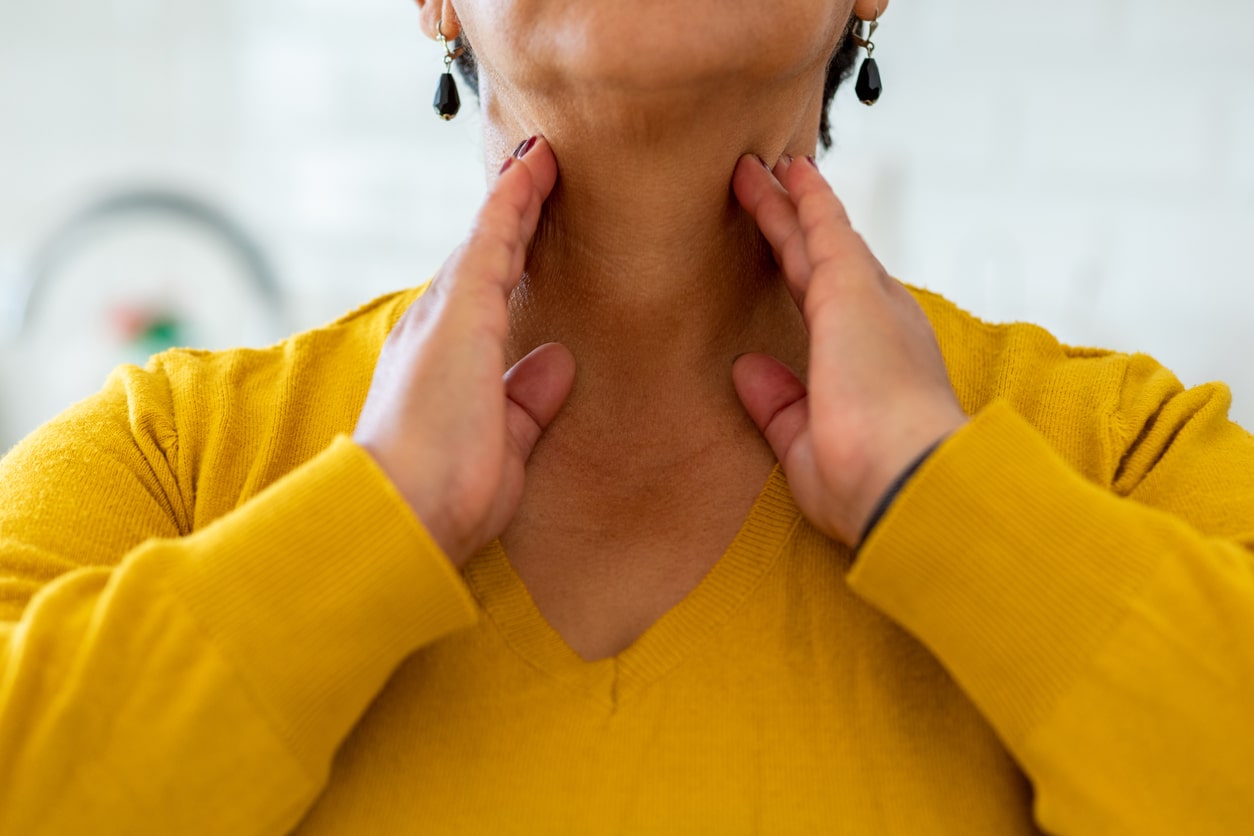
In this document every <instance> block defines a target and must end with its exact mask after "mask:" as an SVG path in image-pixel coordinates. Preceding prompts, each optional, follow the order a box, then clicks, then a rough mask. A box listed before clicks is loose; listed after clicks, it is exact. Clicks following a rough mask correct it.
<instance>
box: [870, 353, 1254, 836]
mask: <svg viewBox="0 0 1254 836" xmlns="http://www.w3.org/2000/svg"><path fill="white" fill-rule="evenodd" d="M1229 404H1230V394H1229V392H1228V389H1227V387H1226V386H1224V385H1223V384H1208V385H1206V386H1201V387H1197V388H1196V389H1191V390H1188V391H1187V392H1186V391H1183V389H1182V387H1180V386H1179V383H1178V381H1176V379H1175V377H1174V376H1172V375H1171V374H1170V373H1169V372H1166V371H1165V370H1164V369H1162V368H1161V367H1159V366H1157V364H1155V363H1153V362H1152V361H1151V360H1149V358H1145V357H1144V356H1143V355H1136V356H1134V357H1133V358H1131V360H1130V368H1129V371H1128V375H1127V380H1126V381H1125V384H1124V391H1123V393H1122V394H1121V395H1120V397H1119V403H1118V405H1117V407H1115V408H1114V409H1113V414H1112V415H1110V416H1104V417H1106V418H1107V421H1106V424H1105V426H1106V428H1107V432H1106V437H1107V438H1108V439H1109V443H1108V445H1107V446H1108V450H1107V452H1108V453H1109V454H1110V464H1111V466H1110V468H1109V471H1110V473H1111V478H1110V482H1109V484H1105V485H1102V484H1095V483H1094V482H1091V481H1089V480H1087V479H1085V478H1084V477H1082V476H1081V475H1080V474H1079V473H1077V472H1076V471H1075V470H1074V469H1073V468H1072V467H1071V466H1070V465H1069V464H1068V463H1067V462H1066V461H1065V460H1064V459H1062V458H1061V457H1060V456H1059V455H1058V454H1057V452H1056V451H1055V450H1054V449H1053V448H1052V447H1051V446H1050V444H1049V443H1048V442H1047V441H1046V439H1045V438H1044V437H1043V436H1042V435H1041V434H1040V433H1039V432H1038V431H1037V430H1036V429H1035V428H1034V427H1033V426H1032V425H1031V424H1029V423H1028V422H1027V421H1026V420H1025V419H1024V418H1022V417H1021V416H1020V415H1019V414H1018V413H1017V412H1016V411H1015V409H1014V408H1013V407H1012V406H1011V405H1010V404H1009V402H1007V401H1006V400H1003V399H998V400H995V401H993V402H992V403H991V404H990V405H988V406H986V407H985V408H984V409H983V410H981V411H980V412H979V413H978V414H977V415H976V416H974V418H973V419H972V421H971V422H970V423H969V424H967V425H966V426H965V427H963V428H962V429H961V430H959V431H958V432H957V433H955V434H954V435H953V436H952V437H950V438H949V439H948V440H947V441H946V442H945V443H944V444H942V445H941V446H940V447H939V448H938V449H937V450H936V452H935V453H934V454H933V455H932V456H931V457H930V458H929V459H928V460H927V461H926V462H925V463H924V465H923V466H922V467H921V468H920V470H919V472H918V473H917V474H916V475H915V476H914V478H913V479H912V480H911V481H910V482H909V483H908V484H907V485H906V486H905V487H904V488H903V489H902V492H901V494H900V496H899V497H898V498H897V501H896V502H895V503H894V504H893V506H892V507H891V508H890V509H889V510H888V512H887V513H886V515H885V517H884V519H883V520H882V521H881V522H880V524H879V526H878V527H877V528H876V529H875V531H874V532H872V534H871V537H870V539H869V540H868V542H867V543H866V544H865V546H864V548H863V550H862V551H861V553H860V556H859V559H858V561H857V563H856V564H855V566H854V567H853V569H852V570H851V572H850V574H849V577H848V581H849V583H850V585H851V587H852V588H853V589H854V591H855V592H857V593H858V594H859V595H861V596H862V597H863V598H865V599H866V600H868V601H869V602H870V603H872V604H873V605H874V606H876V607H877V608H879V609H880V610H881V611H882V612H884V613H885V614H887V615H888V616H889V617H891V618H892V619H894V620H895V621H896V622H897V623H899V624H900V625H901V626H902V627H904V628H905V629H906V630H908V631H909V632H911V633H912V634H913V635H914V636H915V637H916V638H917V639H919V640H920V641H921V642H923V643H924V644H925V645H926V646H928V647H929V649H930V650H931V651H932V652H933V653H934V654H935V655H936V656H937V658H938V659H940V661H941V662H942V663H943V664H944V665H945V666H946V668H947V669H948V670H949V672H950V673H951V675H952V676H953V677H954V678H955V680H956V681H957V682H958V683H959V684H960V685H961V686H962V688H963V689H964V691H965V692H966V693H967V695H968V696H969V697H970V698H971V699H972V701H973V702H974V703H975V704H976V706H977V707H978V708H979V709H980V711H981V712H982V713H983V714H984V716H985V717H986V719H987V720H988V721H989V722H990V724H991V725H992V726H993V727H994V729H995V730H996V731H997V733H998V735H999V736H1000V737H1001V739H1002V741H1003V742H1004V743H1005V745H1006V746H1007V748H1008V749H1009V750H1010V751H1011V753H1012V754H1013V755H1014V757H1015V758H1016V760H1017V761H1018V762H1019V764H1020V766H1021V767H1022V768H1023V769H1024V771H1025V772H1026V773H1027V775H1028V776H1029V778H1030V779H1031V781H1032V783H1033V785H1034V788H1035V791H1036V800H1035V815H1036V818H1037V820H1038V823H1039V824H1040V826H1041V827H1043V828H1044V829H1046V830H1047V831H1049V832H1051V833H1055V834H1060V835H1061V836H1081V835H1082V834H1179V833H1190V834H1231V833H1237V832H1243V828H1246V827H1248V825H1249V822H1250V821H1252V820H1254V769H1252V768H1251V766H1250V758H1251V755H1252V754H1254V555H1251V549H1252V548H1254V436H1251V435H1250V434H1249V433H1247V432H1246V431H1245V430H1243V429H1242V428H1241V427H1239V426H1238V425H1237V424H1235V423H1233V422H1231V421H1229V420H1228V418H1227V410H1228V406H1229Z"/></svg>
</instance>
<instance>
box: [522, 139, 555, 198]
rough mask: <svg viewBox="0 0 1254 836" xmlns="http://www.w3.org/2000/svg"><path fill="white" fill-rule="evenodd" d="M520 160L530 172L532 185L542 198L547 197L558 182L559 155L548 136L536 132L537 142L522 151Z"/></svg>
mask: <svg viewBox="0 0 1254 836" xmlns="http://www.w3.org/2000/svg"><path fill="white" fill-rule="evenodd" d="M519 161H520V162H522V164H523V167H525V168H526V169H527V171H528V172H530V174H531V180H532V185H533V186H534V187H535V189H536V191H537V192H539V194H540V199H541V200H544V199H545V198H547V197H548V196H549V193H550V192H552V191H553V186H554V185H556V183H557V156H556V155H555V154H554V153H553V146H552V145H550V144H549V140H548V137H546V136H545V135H544V134H536V136H535V142H532V143H530V147H527V148H525V149H524V150H523V151H522V153H521V154H520V156H519Z"/></svg>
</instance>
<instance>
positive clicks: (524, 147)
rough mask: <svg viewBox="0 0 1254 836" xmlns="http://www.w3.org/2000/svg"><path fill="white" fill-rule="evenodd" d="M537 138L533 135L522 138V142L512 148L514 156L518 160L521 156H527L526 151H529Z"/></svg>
mask: <svg viewBox="0 0 1254 836" xmlns="http://www.w3.org/2000/svg"><path fill="white" fill-rule="evenodd" d="M537 139H539V137H535V136H533V137H530V138H529V139H525V140H523V142H522V143H521V144H520V145H519V146H518V147H517V148H515V149H514V156H515V157H517V158H518V159H520V160H521V159H522V158H523V157H525V156H527V152H528V151H530V150H531V149H532V147H533V146H535V144H536V140H537Z"/></svg>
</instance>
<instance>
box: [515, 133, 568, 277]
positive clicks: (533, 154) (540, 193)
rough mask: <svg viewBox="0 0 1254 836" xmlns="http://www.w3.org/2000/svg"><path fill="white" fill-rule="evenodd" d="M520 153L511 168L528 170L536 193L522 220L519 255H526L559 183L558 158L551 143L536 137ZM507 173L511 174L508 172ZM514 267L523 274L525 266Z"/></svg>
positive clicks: (522, 147)
mask: <svg viewBox="0 0 1254 836" xmlns="http://www.w3.org/2000/svg"><path fill="white" fill-rule="evenodd" d="M520 151H521V152H522V153H521V154H520V155H519V157H518V161H517V162H516V163H514V164H513V165H512V166H511V168H515V167H519V166H521V167H523V168H525V169H527V171H528V172H529V173H530V175H531V185H532V189H533V190H534V192H535V194H534V199H533V200H532V201H531V202H530V203H529V204H528V206H527V209H526V211H525V212H524V213H523V219H522V230H521V234H522V240H523V246H522V248H521V250H520V251H519V253H518V255H525V253H526V249H527V244H528V242H530V241H531V238H532V236H534V235H535V233H536V225H537V224H538V223H539V221H540V211H541V209H542V208H543V207H544V201H545V200H547V199H548V197H549V195H550V194H552V192H553V186H554V185H556V183H557V158H556V157H555V156H554V155H553V149H552V147H551V146H550V145H549V141H548V140H547V139H545V138H544V137H543V136H536V137H535V138H534V141H531V140H528V142H527V143H524V145H523V146H521V148H520ZM505 173H506V174H509V172H508V171H506V172H505ZM514 266H516V267H517V268H518V270H517V272H518V273H519V274H521V273H522V270H523V267H524V266H525V265H524V264H515V265H514Z"/></svg>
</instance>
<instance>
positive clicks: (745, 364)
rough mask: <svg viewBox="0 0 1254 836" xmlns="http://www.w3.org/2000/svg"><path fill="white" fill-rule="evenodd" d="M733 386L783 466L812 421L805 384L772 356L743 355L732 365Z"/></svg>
mask: <svg viewBox="0 0 1254 836" xmlns="http://www.w3.org/2000/svg"><path fill="white" fill-rule="evenodd" d="M732 383H734V384H735V386H736V394H737V395H739V396H740V402H741V403H742V404H744V406H745V411H746V412H748V413H749V417H750V418H752V419H753V423H755V424H757V425H758V429H759V430H761V431H762V435H763V436H764V437H765V438H766V442H767V443H768V444H770V445H771V450H773V451H774V453H775V458H776V459H778V460H779V461H780V462H784V461H785V460H786V458H787V456H788V451H789V450H790V449H791V448H792V445H793V442H795V441H796V440H797V438H798V437H799V436H800V435H801V433H802V431H803V430H805V428H806V424H807V423H808V422H809V420H810V415H809V409H808V402H807V400H806V398H807V392H806V387H805V384H804V383H802V382H801V381H800V380H798V379H797V375H795V374H793V371H792V369H790V368H788V367H787V366H785V365H784V364H783V363H781V362H780V361H779V360H776V359H775V358H774V357H772V356H771V355H769V354H744V355H741V356H740V357H738V358H736V362H735V363H733V364H732Z"/></svg>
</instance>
